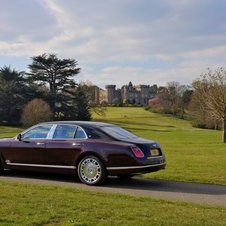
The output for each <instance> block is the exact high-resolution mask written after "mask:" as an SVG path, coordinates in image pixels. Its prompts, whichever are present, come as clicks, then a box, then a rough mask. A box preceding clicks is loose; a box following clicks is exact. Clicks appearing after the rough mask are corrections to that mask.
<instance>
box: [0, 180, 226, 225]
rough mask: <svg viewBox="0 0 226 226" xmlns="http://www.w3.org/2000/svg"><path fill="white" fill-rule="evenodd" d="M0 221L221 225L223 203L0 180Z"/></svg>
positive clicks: (30, 223) (223, 223) (19, 222)
mask: <svg viewBox="0 0 226 226" xmlns="http://www.w3.org/2000/svg"><path fill="white" fill-rule="evenodd" d="M0 187H1V192H0V204H1V205H0V225H2V226H14V225H20V226H24V225H27V226H37V225H40V226H41V225H54V226H56V225H84V226H85V225H87V226H89V225H112V226H113V225H117V226H118V225H120V226H123V225H136V226H139V225H145V226H146V225H164V226H165V225H191V226H192V225H197V226H199V225H206V226H207V225H209V226H212V225H226V223H225V222H226V215H225V212H226V208H221V207H213V206H202V205H193V204H187V203H184V202H172V201H163V200H157V199H151V198H147V197H146V198H142V197H132V196H128V195H118V194H110V193H97V192H90V191H85V190H78V189H75V188H65V187H62V186H57V187H56V186H51V185H48V186H47V185H45V186H43V185H32V184H25V183H20V184H19V183H12V182H7V183H6V182H1V181H0Z"/></svg>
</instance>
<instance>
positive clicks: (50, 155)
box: [0, 121, 166, 185]
mask: <svg viewBox="0 0 226 226" xmlns="http://www.w3.org/2000/svg"><path fill="white" fill-rule="evenodd" d="M165 166H166V160H165V155H164V152H163V150H162V148H161V147H160V145H159V144H158V143H157V142H155V141H152V140H146V139H143V138H140V137H138V136H136V135H134V134H132V133H131V132H129V131H127V130H125V129H123V128H121V127H118V126H116V125H112V124H108V123H102V122H78V121H71V122H68V121H62V122H48V123H41V124H38V125H35V126H33V127H31V128H29V129H27V130H25V131H24V132H22V133H21V134H19V135H18V136H17V137H14V138H8V139H0V174H1V173H3V171H4V170H5V169H8V170H29V171H39V172H55V173H69V174H70V173H71V174H77V175H78V177H79V179H80V180H81V182H83V183H85V184H87V185H98V184H101V183H103V182H104V181H105V179H106V178H107V176H111V175H114V176H118V177H121V178H128V177H132V176H134V175H136V174H144V173H149V172H154V171H158V170H161V169H164V168H165Z"/></svg>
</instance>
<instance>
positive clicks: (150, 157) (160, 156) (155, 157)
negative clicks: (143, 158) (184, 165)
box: [147, 155, 163, 159]
mask: <svg viewBox="0 0 226 226" xmlns="http://www.w3.org/2000/svg"><path fill="white" fill-rule="evenodd" d="M157 158H161V159H162V158H163V157H162V155H158V156H149V157H147V159H157Z"/></svg>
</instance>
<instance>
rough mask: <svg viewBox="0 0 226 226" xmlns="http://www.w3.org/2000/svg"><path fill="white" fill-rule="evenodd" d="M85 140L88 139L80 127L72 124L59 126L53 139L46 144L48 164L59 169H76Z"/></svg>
mask: <svg viewBox="0 0 226 226" xmlns="http://www.w3.org/2000/svg"><path fill="white" fill-rule="evenodd" d="M84 139H87V136H86V134H85V132H84V131H83V130H82V129H81V128H80V127H78V126H76V125H71V124H59V125H57V126H56V128H55V131H54V134H53V136H52V139H49V140H48V141H47V143H46V152H47V157H48V160H47V161H48V164H49V165H53V166H56V167H58V168H65V169H74V168H75V160H76V158H77V156H78V155H79V153H80V152H81V151H82V142H83V141H84Z"/></svg>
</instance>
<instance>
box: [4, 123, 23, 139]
mask: <svg viewBox="0 0 226 226" xmlns="http://www.w3.org/2000/svg"><path fill="white" fill-rule="evenodd" d="M21 131H22V129H21V128H17V127H9V126H0V138H6V137H14V136H15V135H16V134H18V133H20V132H21Z"/></svg>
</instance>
